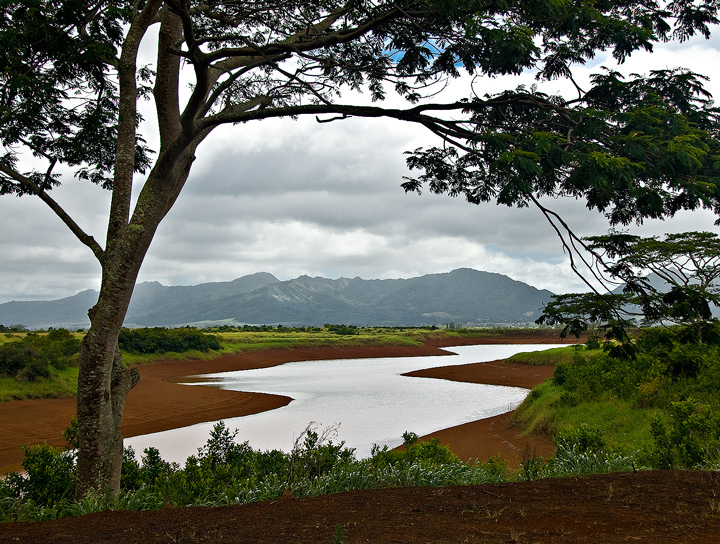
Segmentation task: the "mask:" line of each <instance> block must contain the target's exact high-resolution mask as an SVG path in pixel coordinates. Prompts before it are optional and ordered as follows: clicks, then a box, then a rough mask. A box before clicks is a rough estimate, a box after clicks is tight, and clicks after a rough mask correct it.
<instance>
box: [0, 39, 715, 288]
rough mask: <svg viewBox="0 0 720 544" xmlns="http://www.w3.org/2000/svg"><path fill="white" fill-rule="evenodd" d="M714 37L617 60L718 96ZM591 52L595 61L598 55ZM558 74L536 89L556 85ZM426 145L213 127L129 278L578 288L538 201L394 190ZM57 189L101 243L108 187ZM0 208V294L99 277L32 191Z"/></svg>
mask: <svg viewBox="0 0 720 544" xmlns="http://www.w3.org/2000/svg"><path fill="white" fill-rule="evenodd" d="M719 49H720V38H718V37H717V36H713V39H712V40H710V41H707V42H706V41H704V40H692V41H691V42H689V43H686V44H682V45H677V44H668V45H663V46H662V47H658V48H656V52H655V53H653V54H652V55H642V56H639V57H638V58H637V59H635V58H633V59H631V60H630V61H629V62H628V63H627V64H626V66H625V67H624V68H623V70H624V71H626V72H628V73H629V72H632V71H636V72H644V71H647V70H648V69H649V68H651V67H656V68H664V67H673V66H686V67H689V68H691V69H693V70H696V71H698V72H701V73H704V74H706V75H708V76H710V77H711V81H710V84H709V88H710V90H711V91H713V92H714V94H720V73H718V70H719V68H718V67H719V66H720V63H719V62H718V61H719V60H720V51H719ZM597 60H598V62H597V63H595V66H593V67H592V70H593V71H596V70H597V64H599V63H600V62H607V59H597ZM590 71H591V69H590V68H588V67H584V68H581V69H579V70H578V73H577V78H578V81H580V82H582V81H586V80H587V74H589V73H590ZM523 81H524V82H528V83H532V80H531V79H528V78H527V77H525V78H522V77H521V78H513V79H512V82H511V83H510V85H509V86H510V87H513V86H515V85H516V84H517V83H520V82H523ZM463 83H464V82H463V81H459V82H458V85H462V84H463ZM506 85H507V82H505V83H503V82H501V81H497V80H495V81H489V82H486V83H485V84H484V87H481V88H480V87H478V85H476V87H478V88H479V89H481V91H482V92H495V91H497V90H500V89H501V88H504V87H505V86H506ZM560 85H561V83H559V82H550V83H547V84H545V88H547V90H548V91H551V92H554V91H558V90H560V89H561V87H560ZM453 92H455V91H453ZM149 140H150V141H152V138H149ZM432 143H433V140H432V138H431V137H430V136H429V135H427V134H425V133H423V132H422V130H421V129H419V128H418V127H414V126H404V125H403V124H401V123H399V122H396V121H387V120H363V119H352V120H348V121H342V122H333V123H328V124H318V123H316V122H315V120H314V119H303V120H300V121H290V120H272V121H263V122H261V123H256V124H248V125H241V126H237V127H223V128H221V129H218V130H217V131H216V132H215V133H214V134H213V135H212V136H211V137H210V138H209V139H208V140H207V141H206V142H205V143H204V144H203V145H202V147H201V148H200V149H199V151H198V159H197V161H196V164H195V165H194V167H193V172H192V174H191V177H190V180H189V181H188V184H187V186H186V188H185V190H184V192H183V194H182V195H181V197H180V198H179V200H178V202H177V204H176V205H175V207H174V208H173V210H172V211H171V212H170V214H169V215H168V217H167V218H166V220H165V221H164V222H163V224H162V225H161V226H160V229H159V231H158V233H157V236H156V238H155V240H154V242H153V245H152V247H151V248H150V252H149V254H148V256H147V258H146V261H145V264H144V266H143V269H142V271H141V275H140V281H160V282H161V283H164V284H166V285H189V284H197V283H201V282H208V281H228V280H232V279H234V278H236V277H239V276H242V275H245V274H251V273H254V272H259V271H267V272H270V273H272V274H274V275H276V276H277V277H278V278H279V279H290V278H293V277H296V276H298V275H301V274H308V275H311V276H316V275H319V276H325V277H330V278H337V277H341V276H344V277H354V276H360V277H362V278H366V279H371V278H397V277H412V276H417V275H422V274H427V273H437V272H447V271H450V270H452V269H454V268H459V267H470V268H475V269H478V270H486V271H489V272H497V273H501V274H506V275H508V276H510V277H512V278H514V279H517V280H521V281H524V282H526V283H529V284H531V285H534V286H536V287H538V288H545V289H550V290H551V291H554V292H567V291H573V290H578V289H582V288H583V284H582V282H581V281H580V280H579V279H578V278H577V277H575V276H574V274H573V273H572V271H571V270H570V266H569V262H568V259H567V256H566V255H565V254H564V253H563V251H562V247H561V244H560V242H559V240H558V239H557V237H556V236H555V234H554V232H553V231H552V229H551V228H550V226H549V225H548V224H547V223H546V221H545V220H544V218H543V217H542V216H541V215H540V213H539V212H538V211H536V210H534V209H509V208H506V207H499V206H496V205H493V204H487V205H481V206H474V205H470V204H468V203H466V202H465V201H463V200H460V199H452V198H449V197H447V196H437V195H429V194H423V195H422V196H418V195H415V194H409V195H408V194H405V193H404V192H403V190H402V189H401V187H400V183H402V181H403V176H406V175H409V172H408V171H407V169H406V167H405V163H404V155H403V152H404V151H406V150H412V149H414V148H416V147H419V146H422V145H431V144H432ZM55 196H56V198H57V199H58V201H60V202H61V204H62V205H63V206H65V207H66V208H67V209H68V211H69V212H70V213H71V215H73V217H75V218H76V219H77V221H78V223H79V224H80V225H81V226H82V227H83V228H84V229H86V231H87V232H89V233H91V234H92V235H93V236H94V237H95V238H96V239H97V240H98V241H99V242H101V243H102V242H103V241H104V232H105V224H104V220H105V215H106V213H107V210H108V206H109V195H108V194H107V193H105V192H103V191H102V190H101V189H98V188H97V187H94V186H85V185H82V184H80V183H77V182H74V181H72V180H69V181H68V182H67V183H66V184H65V185H64V186H63V187H62V188H60V189H58V190H56V191H55ZM549 205H550V207H552V208H553V209H554V210H555V211H558V212H559V213H560V214H561V215H562V216H563V218H565V219H566V220H567V221H568V223H569V224H570V225H571V226H572V227H573V228H574V229H576V231H577V233H578V234H580V235H590V234H601V233H604V232H606V230H607V223H606V221H605V220H604V218H603V217H602V216H601V215H600V214H597V213H595V212H589V211H588V210H586V209H585V208H584V206H583V204H582V203H581V202H574V201H558V202H551V203H549ZM0 206H1V209H2V213H1V214H0V229H2V233H3V236H2V237H0V254H1V255H2V260H1V261H0V262H1V263H2V266H0V302H5V301H8V300H23V299H24V300H32V299H50V298H58V297H62V296H68V295H72V294H74V293H76V292H78V291H81V290H83V289H88V288H94V289H97V288H98V287H99V283H100V278H99V273H100V269H99V266H98V265H97V263H96V262H95V261H94V257H93V256H92V254H91V253H90V251H89V250H88V249H86V248H85V247H84V246H82V245H81V244H80V243H79V242H78V241H77V240H76V239H75V238H74V237H73V236H72V235H71V234H70V232H69V231H68V230H67V229H66V228H65V227H64V225H62V223H61V222H60V221H59V220H58V219H57V218H56V217H55V216H54V215H52V213H51V212H50V210H48V209H47V208H46V207H45V206H44V205H43V204H42V203H40V202H38V201H33V200H32V199H30V198H21V199H17V198H14V197H8V196H6V197H3V198H2V199H0ZM713 221H714V217H713V216H712V214H710V213H706V212H694V213H686V214H680V215H679V216H678V217H677V218H675V219H673V220H672V221H665V222H650V223H647V224H645V225H644V226H643V227H642V228H641V229H638V228H635V230H637V231H638V232H641V233H643V234H646V235H650V234H661V233H663V232H670V231H678V230H690V229H693V230H714V229H715V228H716V227H714V226H713Z"/></svg>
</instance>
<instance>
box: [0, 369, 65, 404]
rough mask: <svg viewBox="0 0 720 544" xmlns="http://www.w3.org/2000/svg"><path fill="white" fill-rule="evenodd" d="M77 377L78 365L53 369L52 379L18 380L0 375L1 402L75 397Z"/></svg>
mask: <svg viewBox="0 0 720 544" xmlns="http://www.w3.org/2000/svg"><path fill="white" fill-rule="evenodd" d="M77 377H78V368H77V367H68V368H66V369H64V370H53V372H52V376H51V379H49V380H40V381H35V382H18V381H17V380H16V379H15V378H10V377H8V376H0V402H4V401H8V400H28V399H41V398H68V397H74V396H75V395H76V394H77Z"/></svg>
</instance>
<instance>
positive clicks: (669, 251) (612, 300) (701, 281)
mask: <svg viewBox="0 0 720 544" xmlns="http://www.w3.org/2000/svg"><path fill="white" fill-rule="evenodd" d="M585 240H586V241H587V242H588V244H587V248H588V249H589V250H590V251H591V252H593V254H594V256H595V257H596V258H597V259H598V260H599V262H600V263H601V264H602V266H604V267H605V268H606V271H607V273H609V275H610V276H611V278H612V279H613V280H614V281H615V282H617V283H619V284H621V285H622V292H618V291H619V290H615V291H612V292H608V293H598V292H592V293H579V294H578V293H571V294H564V295H554V296H553V300H552V301H551V302H550V303H548V304H547V305H546V306H545V307H544V308H543V315H542V316H541V317H540V318H539V319H538V323H544V324H548V325H558V324H559V325H563V330H562V332H561V336H563V337H565V336H566V335H567V334H568V333H570V334H574V335H575V336H579V335H580V334H581V333H583V332H584V331H586V330H588V329H589V328H591V327H592V326H597V327H598V328H600V329H601V330H604V331H605V337H606V338H607V339H616V340H620V341H623V342H627V341H628V340H629V337H628V336H627V331H628V330H629V329H631V328H633V327H635V326H637V325H638V324H642V325H644V326H647V325H653V324H667V323H676V324H680V325H684V327H682V328H679V329H677V330H678V331H682V335H683V336H682V338H681V340H682V341H684V342H701V341H703V340H704V338H705V337H707V336H708V335H710V336H711V335H713V334H717V331H716V328H715V327H714V326H713V322H714V321H715V320H714V318H713V316H712V312H711V309H710V307H711V305H713V306H715V307H720V290H719V288H718V285H717V283H716V282H717V280H718V278H719V277H720V238H719V237H718V235H717V234H715V233H710V232H684V233H680V234H668V235H666V236H665V237H664V238H663V239H658V238H657V237H650V238H643V237H640V236H635V235H630V234H624V233H617V232H613V233H610V234H608V235H605V236H592V237H588V238H586V239H585ZM650 273H652V274H653V275H654V276H655V277H656V278H658V279H659V280H660V281H661V282H662V283H663V285H657V283H656V284H653V283H652V282H651V281H650V279H649V277H648V274H650ZM713 331H714V332H713Z"/></svg>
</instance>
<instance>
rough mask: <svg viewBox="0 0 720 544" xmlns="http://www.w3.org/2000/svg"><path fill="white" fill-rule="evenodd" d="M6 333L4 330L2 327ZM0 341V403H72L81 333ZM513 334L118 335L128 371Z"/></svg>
mask: <svg viewBox="0 0 720 544" xmlns="http://www.w3.org/2000/svg"><path fill="white" fill-rule="evenodd" d="M4 328H5V329H8V330H9V328H8V327H4ZM12 330H13V331H14V332H6V333H5V334H3V335H0V402H2V401H6V400H21V399H31V398H49V397H58V398H60V397H71V396H74V395H75V394H76V392H77V375H78V368H77V361H78V351H79V349H80V342H81V340H82V337H83V335H84V332H83V331H76V332H69V331H67V330H65V329H57V330H49V331H37V332H28V331H27V330H26V329H25V328H24V327H22V326H13V327H12ZM512 332H513V330H512V329H510V330H498V329H486V330H483V329H467V330H463V329H460V330H452V331H450V330H441V329H437V328H436V327H431V328H419V327H355V326H351V325H333V324H326V325H325V326H324V327H284V326H282V325H277V326H273V325H245V326H242V327H231V326H227V325H224V326H221V327H214V328H208V329H202V330H201V329H196V328H193V327H180V328H175V329H167V328H162V327H154V328H143V329H123V331H122V332H121V334H120V338H119V344H120V349H121V350H122V352H123V359H124V360H125V363H126V364H127V365H128V366H138V365H144V364H150V363H153V362H157V361H166V360H176V359H178V360H179V359H185V360H187V359H213V358H216V357H220V356H222V355H229V354H233V353H244V352H248V351H262V350H270V349H292V348H315V347H354V346H387V345H410V346H420V345H422V344H423V343H424V342H426V341H427V340H430V339H441V338H463V337H467V336H475V337H478V336H486V335H491V334H492V335H498V334H512Z"/></svg>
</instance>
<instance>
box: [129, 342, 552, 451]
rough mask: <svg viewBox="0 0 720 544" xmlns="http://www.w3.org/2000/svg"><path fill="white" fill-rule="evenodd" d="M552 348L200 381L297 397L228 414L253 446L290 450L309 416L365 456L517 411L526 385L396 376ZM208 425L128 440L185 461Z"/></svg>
mask: <svg viewBox="0 0 720 544" xmlns="http://www.w3.org/2000/svg"><path fill="white" fill-rule="evenodd" d="M551 347H554V346H552V345H548V344H539V345H535V344H533V345H517V344H516V345H481V346H458V347H451V348H447V350H448V351H451V352H452V353H455V354H456V355H451V356H444V357H443V356H433V357H398V358H383V359H349V360H348V359H346V360H332V361H306V362H296V363H287V364H284V365H281V366H275V367H271V368H262V369H255V370H243V371H238V372H225V373H220V374H209V375H204V376H202V377H201V378H202V380H201V381H199V382H194V385H198V386H213V387H221V388H224V389H231V390H236V391H248V392H260V393H274V394H278V395H286V396H288V397H291V398H293V399H294V400H293V401H292V402H291V403H290V404H288V405H287V406H284V407H282V408H278V409H276V410H271V411H268V412H262V413H260V414H254V415H250V416H245V417H239V418H231V419H228V420H226V423H227V426H228V427H229V428H230V429H238V430H239V433H238V439H240V440H241V441H245V440H248V441H249V442H250V445H251V446H252V447H253V448H255V449H261V450H265V449H281V450H285V451H288V450H289V449H290V448H291V447H292V445H293V443H294V441H295V438H296V437H297V435H298V434H299V433H301V432H302V430H303V429H304V428H305V427H306V426H307V425H308V423H310V422H315V423H317V424H319V425H321V426H324V427H329V426H332V425H335V424H338V425H339V427H338V431H337V437H336V439H335V440H334V441H335V442H338V441H340V440H344V441H345V442H346V444H347V445H348V446H349V447H353V448H356V450H357V451H356V453H357V455H358V457H365V456H367V455H369V453H370V449H371V447H372V445H373V444H381V445H383V444H387V445H389V446H390V447H394V446H396V445H399V444H400V443H401V442H402V439H401V436H402V433H403V432H405V431H412V432H414V433H417V434H418V435H424V434H427V433H431V432H433V431H437V430H439V429H444V428H447V427H451V426H453V425H459V424H461V423H467V422H469V421H475V420H478V419H482V418H486V417H491V416H494V415H498V414H501V413H503V412H507V411H509V410H512V409H514V408H515V407H516V406H517V405H518V404H520V402H522V400H523V399H524V398H525V395H526V394H527V390H526V389H522V388H516V387H501V386H492V385H482V384H468V383H461V382H451V381H448V380H437V379H432V378H415V377H412V378H411V377H406V376H402V375H401V374H403V373H406V372H410V371H413V370H419V369H423V368H432V367H435V366H450V365H460V364H465V363H470V362H482V361H493V360H496V359H501V358H505V357H509V356H510V355H512V354H514V353H517V352H520V351H536V350H542V349H548V348H551ZM212 426H213V423H201V424H198V425H192V426H189V427H183V428H180V429H173V430H170V431H164V432H160V433H153V434H149V435H144V436H138V437H133V438H129V439H127V440H126V441H125V443H126V445H131V446H132V447H133V448H134V449H135V451H136V452H138V453H139V452H142V451H143V450H144V449H145V448H147V447H150V446H153V447H156V448H158V449H159V450H160V452H161V454H162V456H163V458H164V459H166V460H169V461H176V462H180V463H182V462H184V460H185V459H186V458H187V457H188V456H189V455H193V454H195V453H196V452H197V448H198V447H200V446H202V445H203V444H204V443H205V441H206V440H207V437H208V433H209V431H210V430H211V429H212Z"/></svg>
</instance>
